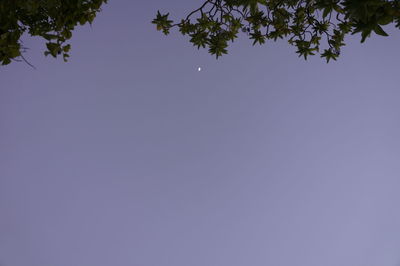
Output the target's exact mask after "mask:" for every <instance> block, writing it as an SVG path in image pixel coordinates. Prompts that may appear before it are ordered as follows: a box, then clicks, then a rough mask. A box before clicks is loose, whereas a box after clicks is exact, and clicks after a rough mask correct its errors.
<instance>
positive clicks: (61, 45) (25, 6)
mask: <svg viewBox="0 0 400 266" xmlns="http://www.w3.org/2000/svg"><path fill="white" fill-rule="evenodd" d="M106 1H107V0H1V1H0V63H1V64H3V65H7V64H9V63H10V62H11V61H12V60H18V59H17V58H19V57H22V59H24V57H23V52H24V51H25V50H26V49H27V48H26V47H24V46H23V43H22V41H21V36H22V35H23V34H24V33H25V32H27V33H29V34H30V35H31V36H39V37H42V38H44V39H45V40H46V41H47V42H46V48H47V50H46V51H45V52H44V54H45V55H46V56H47V55H51V56H53V57H57V56H58V55H62V56H63V58H64V61H67V58H68V56H69V54H68V52H69V50H70V48H71V46H70V45H69V44H66V41H68V40H69V39H70V38H71V36H72V31H73V30H74V28H75V26H77V25H78V24H80V25H84V24H86V23H87V22H89V23H90V24H91V23H92V21H93V19H94V18H95V17H96V14H97V12H99V11H100V7H101V5H102V4H103V3H106ZM24 60H25V59H24Z"/></svg>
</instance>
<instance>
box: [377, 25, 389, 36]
mask: <svg viewBox="0 0 400 266" xmlns="http://www.w3.org/2000/svg"><path fill="white" fill-rule="evenodd" d="M374 32H375V33H376V34H378V35H381V36H389V34H387V33H386V32H385V31H384V30H383V29H382V27H381V26H379V25H376V26H375V28H374Z"/></svg>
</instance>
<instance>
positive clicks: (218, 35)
mask: <svg viewBox="0 0 400 266" xmlns="http://www.w3.org/2000/svg"><path fill="white" fill-rule="evenodd" d="M168 16H169V14H165V15H163V14H161V13H160V12H158V13H157V16H156V18H155V19H154V20H153V21H152V23H154V24H156V26H157V29H158V30H161V31H163V33H164V34H168V33H169V32H170V29H171V28H173V27H177V28H178V29H179V31H180V32H181V33H182V34H183V35H188V36H189V37H190V42H191V43H192V44H193V45H194V46H197V48H200V47H203V48H208V50H209V53H211V54H213V55H215V56H216V57H217V58H218V57H219V56H221V55H223V54H226V53H227V47H228V44H229V42H233V41H234V40H235V39H236V38H237V37H238V34H239V33H240V32H243V33H245V34H246V35H247V36H248V37H249V38H250V39H251V40H252V41H253V45H255V44H257V43H258V44H264V43H265V42H266V41H267V40H274V41H276V40H277V39H283V38H286V39H287V40H288V42H289V43H290V44H292V45H294V46H295V47H296V48H297V51H296V52H297V53H298V54H299V56H302V57H304V58H305V59H307V57H308V56H310V55H315V54H316V53H318V54H319V55H320V56H321V57H323V58H325V59H326V61H327V62H329V61H330V60H331V59H333V60H336V59H337V57H338V56H339V55H340V49H341V47H343V46H344V45H345V43H344V38H345V36H346V35H347V34H356V33H360V34H361V42H364V41H365V40H366V38H367V37H369V36H370V35H371V33H372V32H374V33H376V34H378V35H382V36H388V34H387V33H386V32H385V31H384V30H383V28H382V25H387V24H389V23H396V25H395V26H396V27H397V28H400V0H206V1H205V2H204V3H203V4H202V6H201V7H199V8H198V9H196V10H194V11H192V12H191V13H189V14H188V16H187V17H186V18H184V19H182V20H181V21H180V22H179V23H175V24H173V23H174V22H173V21H172V20H169V19H168ZM324 44H325V45H324Z"/></svg>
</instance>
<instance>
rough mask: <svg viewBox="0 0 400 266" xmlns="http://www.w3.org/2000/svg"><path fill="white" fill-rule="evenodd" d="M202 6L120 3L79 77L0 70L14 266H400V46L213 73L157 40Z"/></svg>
mask: <svg viewBox="0 0 400 266" xmlns="http://www.w3.org/2000/svg"><path fill="white" fill-rule="evenodd" d="M201 3H202V1H200V0H199V1H197V0H196V1H195V0H191V1H178V0H172V1H161V0H156V1H127V0H124V1H110V2H109V4H107V5H106V6H104V10H103V12H102V13H101V14H99V16H98V18H97V19H96V20H95V23H94V24H93V27H92V28H90V27H83V28H79V29H77V31H76V32H75V33H74V37H73V40H72V53H71V60H70V62H69V63H63V62H62V60H61V59H60V60H54V59H52V58H45V57H44V56H42V50H43V47H44V44H43V43H42V42H40V41H35V40H32V39H26V41H25V42H26V44H27V45H28V46H29V47H31V50H30V51H29V53H28V54H27V58H28V59H29V60H30V62H31V63H33V64H34V65H35V66H36V68H37V70H33V69H31V68H29V67H28V66H27V65H25V64H22V63H21V64H12V65H10V66H7V67H2V68H1V69H0V80H1V85H0V265H1V266H128V265H130V266H398V265H399V263H400V229H399V224H400V211H399V202H400V193H399V187H400V141H399V136H400V104H399V102H400V86H399V77H400V76H399V62H400V53H399V49H398V44H399V41H400V37H399V34H398V31H395V30H392V31H391V32H392V36H391V37H388V38H383V37H379V38H376V37H373V38H372V39H369V40H368V41H367V42H366V43H365V44H362V45H361V44H360V43H359V38H360V37H359V36H352V37H350V38H349V39H347V43H348V45H347V46H346V47H344V49H343V54H342V57H341V58H340V60H339V61H338V62H333V63H332V64H326V63H325V62H324V61H323V60H321V59H320V58H318V57H315V58H311V59H310V60H309V61H304V60H302V59H299V58H298V57H297V55H296V54H295V50H294V48H293V47H290V46H289V45H287V44H286V43H285V42H283V41H280V42H277V43H268V44H267V45H264V46H261V47H251V42H250V41H248V40H246V39H242V40H239V41H238V42H235V43H234V45H233V46H232V47H231V49H230V54H229V55H228V56H224V57H223V58H221V59H219V60H218V61H217V60H215V58H213V57H212V56H210V55H208V54H207V52H206V51H202V50H200V51H198V50H197V49H195V48H193V47H192V46H191V44H189V42H188V40H187V39H186V38H185V37H182V36H180V35H179V33H177V32H176V31H173V32H172V34H171V35H170V36H168V37H165V36H163V35H162V34H160V33H159V32H157V31H156V30H155V28H154V25H152V24H150V21H151V20H152V19H153V17H154V15H155V13H156V11H157V9H160V10H162V11H170V12H171V16H172V17H174V18H178V19H179V18H181V16H183V15H184V14H185V13H186V12H188V11H191V10H192V9H194V8H196V7H197V6H199V5H200V4H201ZM389 31H390V30H389ZM198 67H202V71H201V72H198V71H197V68H198Z"/></svg>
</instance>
